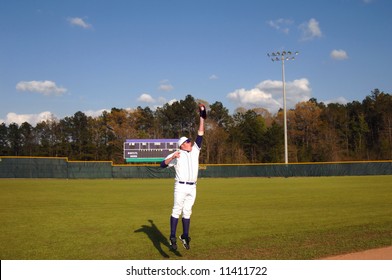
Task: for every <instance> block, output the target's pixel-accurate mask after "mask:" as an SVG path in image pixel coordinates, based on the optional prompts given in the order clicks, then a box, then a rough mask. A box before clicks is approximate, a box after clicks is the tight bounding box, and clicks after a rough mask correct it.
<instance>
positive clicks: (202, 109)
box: [197, 104, 207, 136]
mask: <svg viewBox="0 0 392 280" xmlns="http://www.w3.org/2000/svg"><path fill="white" fill-rule="evenodd" d="M199 113H200V122H199V129H198V131H197V135H199V136H203V135H204V120H205V119H206V118H207V108H206V106H205V105H204V104H199Z"/></svg>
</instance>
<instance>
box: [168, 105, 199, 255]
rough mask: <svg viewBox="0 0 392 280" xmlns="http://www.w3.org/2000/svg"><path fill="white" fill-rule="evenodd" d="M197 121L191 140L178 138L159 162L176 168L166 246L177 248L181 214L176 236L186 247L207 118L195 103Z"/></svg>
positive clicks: (188, 247) (186, 247) (188, 240)
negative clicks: (176, 142) (176, 148)
mask: <svg viewBox="0 0 392 280" xmlns="http://www.w3.org/2000/svg"><path fill="white" fill-rule="evenodd" d="M199 113H200V123H199V129H198V132H197V137H196V140H195V142H194V143H193V144H192V142H191V140H190V139H189V138H187V137H181V138H180V139H179V140H178V148H179V150H178V151H176V152H174V153H172V154H170V155H168V156H167V157H166V158H165V160H163V161H162V162H161V167H162V168H166V167H174V169H175V171H176V177H175V183H174V204H173V209H172V214H171V216H170V246H171V248H172V249H173V250H177V239H176V230H177V224H178V219H179V217H180V216H182V229H183V232H182V235H180V236H179V239H180V240H181V242H182V244H183V246H184V247H185V249H187V250H189V249H190V246H189V242H190V241H191V238H190V237H189V227H190V222H191V219H190V218H191V214H192V206H193V204H194V202H195V199H196V182H197V176H198V172H199V155H200V148H201V142H202V140H203V135H204V120H205V119H206V118H207V113H206V108H205V106H204V105H203V104H199Z"/></svg>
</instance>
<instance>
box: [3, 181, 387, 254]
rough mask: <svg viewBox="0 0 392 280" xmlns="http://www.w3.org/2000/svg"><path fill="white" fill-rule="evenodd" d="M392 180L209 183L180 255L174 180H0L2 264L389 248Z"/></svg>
mask: <svg viewBox="0 0 392 280" xmlns="http://www.w3.org/2000/svg"><path fill="white" fill-rule="evenodd" d="M391 179H392V176H358V177H354V176H353V177H351V176H350V177H311V178H230V179H220V178H216V179H215V178H214V179H213V178H211V179H205V178H202V179H200V180H199V182H198V193H197V199H196V204H195V206H194V209H193V210H194V212H193V215H192V220H191V233H190V234H191V237H192V242H191V250H190V251H185V250H182V248H180V249H179V252H178V253H175V252H171V251H170V250H169V247H168V240H167V239H168V234H169V217H170V213H171V207H172V199H173V179H129V180H50V179H43V180H41V179H26V180H25V179H1V180H0V221H1V225H2V226H1V228H0V257H1V259H114V260H117V259H317V258H321V257H325V256H328V255H335V254H340V253H347V252H355V251H360V250H364V249H369V248H377V247H382V246H390V245H392V180H391ZM178 233H181V223H179V226H178Z"/></svg>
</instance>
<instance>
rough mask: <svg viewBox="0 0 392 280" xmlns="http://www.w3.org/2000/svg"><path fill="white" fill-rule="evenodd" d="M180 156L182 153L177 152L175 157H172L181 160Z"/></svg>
mask: <svg viewBox="0 0 392 280" xmlns="http://www.w3.org/2000/svg"><path fill="white" fill-rule="evenodd" d="M180 155H181V153H180V152H175V153H174V155H173V156H172V158H173V159H175V158H179V157H180Z"/></svg>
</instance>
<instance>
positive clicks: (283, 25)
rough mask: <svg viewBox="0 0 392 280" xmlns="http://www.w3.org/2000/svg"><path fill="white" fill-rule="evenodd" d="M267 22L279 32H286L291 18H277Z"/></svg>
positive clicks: (291, 22) (290, 23) (288, 29)
mask: <svg viewBox="0 0 392 280" xmlns="http://www.w3.org/2000/svg"><path fill="white" fill-rule="evenodd" d="M267 24H268V25H269V26H271V27H272V28H274V29H276V30H278V31H280V32H283V33H285V34H288V33H289V31H290V26H291V25H292V24H293V21H292V20H291V19H284V18H279V19H277V20H269V21H268V22H267Z"/></svg>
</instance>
